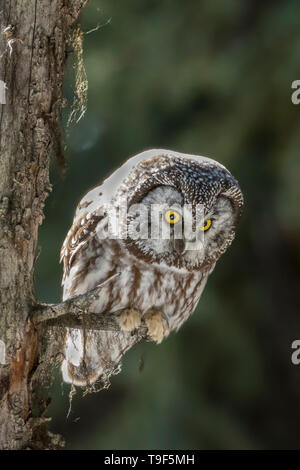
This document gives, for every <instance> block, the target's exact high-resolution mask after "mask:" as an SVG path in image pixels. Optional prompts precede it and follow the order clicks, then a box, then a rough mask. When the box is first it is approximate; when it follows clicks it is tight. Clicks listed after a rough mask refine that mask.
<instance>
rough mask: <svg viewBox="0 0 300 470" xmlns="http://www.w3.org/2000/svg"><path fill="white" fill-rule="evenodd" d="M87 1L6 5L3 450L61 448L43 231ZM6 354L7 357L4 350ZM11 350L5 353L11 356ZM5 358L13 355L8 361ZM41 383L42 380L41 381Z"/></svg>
mask: <svg viewBox="0 0 300 470" xmlns="http://www.w3.org/2000/svg"><path fill="white" fill-rule="evenodd" d="M86 1H87V0H26V1H24V0H5V1H3V0H0V23H1V24H0V80H2V81H3V82H5V83H6V87H7V89H6V104H2V105H1V104H0V292H1V294H0V295H1V297H0V340H1V348H2V349H1V351H2V353H1V357H0V362H2V364H0V400H1V404H0V405H1V407H0V448H2V449H23V448H54V447H56V446H58V445H59V442H58V440H57V438H55V436H52V435H51V433H49V432H48V431H47V428H46V420H45V419H44V418H43V412H44V410H45V408H46V406H47V402H46V401H45V400H42V399H41V398H40V394H39V388H40V387H41V384H40V383H39V380H38V379H37V378H36V377H35V374H34V372H35V371H36V369H37V366H38V364H39V350H40V348H39V336H38V328H37V327H36V326H35V325H34V322H33V321H31V317H32V310H33V308H34V306H36V301H35V298H34V288H33V272H34V260H35V252H36V246H37V236H38V226H39V224H40V223H41V222H42V220H43V207H44V201H45V199H46V197H47V191H49V190H50V184H49V156H50V155H51V153H54V151H56V149H55V145H56V142H57V138H58V135H59V133H58V127H57V126H58V120H59V115H60V110H61V104H62V83H63V76H64V65H65V59H66V46H67V43H68V37H69V34H70V29H71V27H72V25H73V24H74V22H75V21H76V19H77V18H78V15H79V13H80V10H81V8H82V7H83V6H84V4H85V3H86ZM4 348H5V351H4ZM4 352H5V354H4ZM4 356H5V357H4ZM33 377H35V380H33Z"/></svg>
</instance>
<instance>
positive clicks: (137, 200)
mask: <svg viewBox="0 0 300 470" xmlns="http://www.w3.org/2000/svg"><path fill="white" fill-rule="evenodd" d="M242 206H243V196H242V193H241V190H240V187H239V185H238V183H237V181H236V180H235V179H234V178H233V176H232V175H231V173H230V172H229V171H228V170H227V169H226V168H225V167H224V166H223V165H221V164H220V163H218V162H216V161H214V160H212V159H210V158H206V157H202V156H197V155H187V154H182V153H179V152H175V151H171V150H157V149H154V150H148V151H145V152H142V153H140V154H138V155H136V156H134V157H132V158H130V159H129V160H128V161H127V162H126V163H124V164H123V165H122V166H121V167H120V168H119V169H118V170H116V171H115V172H114V173H113V174H112V175H111V176H110V177H109V178H107V179H106V180H105V181H104V182H103V184H102V185H100V186H97V187H96V188H94V189H92V190H91V191H89V192H88V193H87V194H86V196H84V198H83V199H82V200H81V201H80V203H79V205H78V207H77V209H76V213H75V217H74V221H73V225H72V227H71V229H70V230H69V232H68V235H67V237H66V240H65V242H64V244H63V246H62V250H61V258H62V260H63V263H64V275H63V299H64V300H66V299H68V298H71V297H75V296H77V295H80V294H84V293H86V292H87V291H89V290H91V289H93V288H95V287H96V286H101V290H100V295H99V296H98V298H97V300H95V301H94V302H93V304H92V305H91V306H90V307H89V311H91V312H94V313H103V312H110V313H114V312H115V314H116V319H117V321H118V322H119V324H120V327H121V330H120V331H99V330H97V331H95V330H93V329H87V330H85V331H84V330H79V329H71V328H68V329H67V332H66V340H65V351H64V355H65V359H64V361H63V364H62V374H63V378H64V380H65V381H66V382H68V383H73V384H75V385H80V386H86V385H88V384H92V383H93V382H95V381H96V380H97V379H98V378H102V379H104V380H106V379H107V378H108V377H109V376H110V375H111V373H112V372H113V370H114V368H115V367H116V365H118V364H119V363H120V360H121V357H122V356H123V355H124V353H125V352H126V351H127V350H128V349H129V348H130V347H131V346H132V345H133V344H134V342H135V335H134V331H135V330H136V329H137V328H138V327H139V325H140V324H141V322H142V324H143V325H145V326H146V327H147V331H148V339H149V340H153V341H155V342H157V343H160V342H161V341H162V339H163V338H164V337H166V336H167V335H168V334H169V333H170V331H172V330H178V329H179V328H180V326H181V325H182V324H183V323H184V322H185V321H186V320H187V318H188V317H189V316H190V315H191V313H192V312H193V311H194V309H195V307H196V305H197V303H198V301H199V298H200V296H201V293H202V291H203V289H204V287H205V284H206V281H207V278H208V275H209V274H210V273H211V272H212V271H213V269H214V267H215V264H216V262H217V260H218V259H219V258H220V256H221V254H222V253H224V252H225V250H226V249H227V248H228V246H229V245H230V244H231V242H232V240H233V238H234V236H235V229H236V225H237V222H238V220H239V217H240V214H241V210H242ZM124 207H125V208H126V211H125V212H124V214H125V215H124V214H121V210H123V208H124ZM153 207H154V210H152V209H153ZM198 207H200V209H201V210H200V212H197V210H196V209H197V208H198ZM158 212H160V213H159V214H158ZM141 213H143V217H141ZM197 214H198V215H197ZM199 214H200V215H199ZM153 215H154V216H155V217H153ZM157 215H158V216H157ZM111 221H113V223H111ZM120 221H121V222H120ZM115 222H119V227H118V230H117V229H116V227H115V225H116V224H115V225H114V223H115ZM117 225H118V224H117ZM111 226H113V228H112V227H111ZM176 227H180V230H177V229H176ZM142 228H143V230H142ZM195 228H196V229H195ZM164 229H168V230H165V233H168V236H165V235H164V236H162V233H163V230H164ZM176 230H177V232H176ZM153 233H154V236H152V235H153ZM145 234H146V235H145ZM180 234H181V235H180ZM198 235H200V236H198Z"/></svg>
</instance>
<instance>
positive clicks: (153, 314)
mask: <svg viewBox="0 0 300 470" xmlns="http://www.w3.org/2000/svg"><path fill="white" fill-rule="evenodd" d="M143 319H144V321H145V323H146V326H147V328H148V337H149V338H150V339H151V340H152V341H155V343H157V344H159V343H161V342H162V340H163V339H164V337H165V336H167V335H168V334H169V332H170V329H169V325H168V322H167V320H166V319H165V317H164V315H163V314H162V313H161V312H160V311H158V310H155V309H152V308H150V309H149V310H147V312H146V313H145V314H144V316H143Z"/></svg>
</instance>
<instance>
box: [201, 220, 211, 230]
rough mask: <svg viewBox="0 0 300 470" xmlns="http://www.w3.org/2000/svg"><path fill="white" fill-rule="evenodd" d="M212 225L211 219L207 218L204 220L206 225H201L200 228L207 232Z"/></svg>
mask: <svg viewBox="0 0 300 470" xmlns="http://www.w3.org/2000/svg"><path fill="white" fill-rule="evenodd" d="M210 226H211V219H206V220H205V221H204V225H202V227H200V230H202V231H203V232H206V230H208V229H209V227H210Z"/></svg>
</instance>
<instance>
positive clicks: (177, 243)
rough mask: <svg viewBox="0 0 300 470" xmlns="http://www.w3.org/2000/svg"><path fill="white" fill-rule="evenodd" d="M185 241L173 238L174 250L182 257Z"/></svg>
mask: <svg viewBox="0 0 300 470" xmlns="http://www.w3.org/2000/svg"><path fill="white" fill-rule="evenodd" d="M185 249H186V248H185V241H184V240H183V239H182V238H175V239H174V250H175V251H176V252H177V253H178V254H179V255H182V254H183V253H184V252H185Z"/></svg>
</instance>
